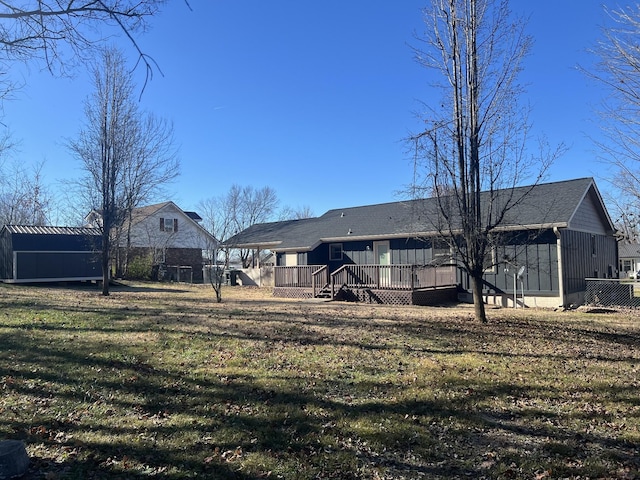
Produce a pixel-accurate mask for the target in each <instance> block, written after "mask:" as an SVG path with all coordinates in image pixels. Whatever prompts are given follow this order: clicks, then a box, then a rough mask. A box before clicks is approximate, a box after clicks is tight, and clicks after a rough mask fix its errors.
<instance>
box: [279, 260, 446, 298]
mask: <svg viewBox="0 0 640 480" xmlns="http://www.w3.org/2000/svg"><path fill="white" fill-rule="evenodd" d="M274 275H275V286H276V287H294V288H311V289H313V294H314V296H315V295H318V294H319V293H320V291H321V290H322V289H323V288H324V287H325V286H327V285H330V286H331V289H332V292H333V295H335V294H336V290H337V289H339V288H341V287H347V288H372V289H381V290H416V289H419V288H433V287H442V286H449V285H455V284H456V267H455V266H453V265H447V266H441V267H433V266H426V265H343V266H342V267H340V268H339V269H338V270H336V271H335V272H333V273H331V275H329V270H328V267H327V266H326V265H300V266H295V267H275V268H274Z"/></svg>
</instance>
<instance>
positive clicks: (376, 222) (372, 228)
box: [225, 178, 608, 250]
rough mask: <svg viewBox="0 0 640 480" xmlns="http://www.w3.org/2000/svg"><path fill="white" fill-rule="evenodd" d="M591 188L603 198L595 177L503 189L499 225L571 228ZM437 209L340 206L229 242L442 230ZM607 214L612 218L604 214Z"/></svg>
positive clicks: (302, 241) (313, 241)
mask: <svg viewBox="0 0 640 480" xmlns="http://www.w3.org/2000/svg"><path fill="white" fill-rule="evenodd" d="M592 189H593V192H594V193H593V194H594V195H597V196H598V198H599V194H598V193H597V189H596V188H595V184H594V182H593V179H591V178H581V179H576V180H568V181H564V182H554V183H545V184H539V185H536V186H534V187H517V188H515V189H508V190H507V189H505V190H501V191H499V192H498V194H497V195H494V196H493V199H494V205H495V204H501V205H509V206H510V208H508V209H507V213H506V215H505V218H504V220H503V221H502V222H500V226H501V227H500V228H504V229H520V228H539V227H542V226H545V227H548V228H551V227H567V226H568V225H569V223H570V222H571V220H572V217H573V215H574V214H575V212H576V210H577V208H578V206H579V205H580V203H581V202H582V200H583V199H584V198H585V196H586V195H587V194H588V193H589V191H590V190H592ZM483 195H484V196H485V201H484V202H483V205H487V204H489V202H488V201H487V200H488V199H489V198H490V197H489V194H488V193H484V194H483ZM499 210H501V209H497V208H496V209H495V211H499ZM438 211H439V209H438V204H437V199H435V198H429V199H422V200H408V201H401V202H392V203H383V204H377V205H366V206H360V207H350V208H340V209H334V210H329V211H328V212H326V213H325V214H324V215H322V216H320V217H316V218H309V219H303V220H290V221H285V222H273V223H263V224H257V225H253V226H252V227H250V228H248V229H246V230H244V231H242V232H240V233H238V234H237V235H235V236H233V237H232V238H230V239H229V240H227V241H226V242H225V243H226V244H228V245H234V246H245V247H248V248H255V247H257V246H260V248H273V247H277V249H278V250H286V249H292V250H293V249H296V250H304V249H313V248H315V246H317V245H318V244H319V243H320V242H328V241H347V240H356V239H364V238H366V239H376V238H379V239H386V238H393V237H397V238H400V237H409V236H418V235H429V234H430V235H434V234H436V233H437V232H438V225H437V223H438V221H437V219H438ZM604 216H605V217H606V220H607V221H608V216H607V215H606V212H605V213H604ZM455 221H456V220H455V219H454V222H455ZM453 229H454V230H455V229H456V226H455V225H454V228H453Z"/></svg>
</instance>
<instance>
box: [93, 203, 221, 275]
mask: <svg viewBox="0 0 640 480" xmlns="http://www.w3.org/2000/svg"><path fill="white" fill-rule="evenodd" d="M88 221H89V222H90V223H93V224H95V223H96V222H97V221H99V214H96V213H95V212H94V213H93V214H92V216H90V217H88ZM201 222H202V218H201V217H200V216H199V215H198V214H197V213H195V212H185V211H183V210H182V209H181V208H179V207H178V206H177V205H176V204H175V203H173V202H171V201H169V202H163V203H158V204H155V205H148V206H145V207H140V208H136V209H134V210H133V212H132V214H131V217H130V220H126V221H125V222H124V224H123V226H122V228H120V229H119V231H118V232H117V233H116V235H115V243H116V245H117V250H116V253H115V258H114V261H113V264H114V265H115V266H116V270H117V271H118V273H122V272H123V270H124V265H131V264H132V263H134V262H136V261H138V262H140V261H142V262H147V263H148V264H149V266H150V267H151V270H152V275H151V276H152V278H153V279H154V280H168V281H181V282H192V283H202V282H203V280H204V276H203V266H204V263H205V260H204V256H203V252H207V251H211V250H213V247H214V246H215V244H216V239H215V238H214V237H213V235H211V233H209V232H208V231H207V230H206V229H205V228H204V227H203V226H202V225H201Z"/></svg>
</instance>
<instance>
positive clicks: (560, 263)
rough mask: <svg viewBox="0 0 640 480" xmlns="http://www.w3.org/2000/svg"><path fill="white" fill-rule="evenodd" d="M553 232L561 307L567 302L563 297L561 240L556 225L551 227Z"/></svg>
mask: <svg viewBox="0 0 640 480" xmlns="http://www.w3.org/2000/svg"><path fill="white" fill-rule="evenodd" d="M553 233H555V234H556V238H557V239H558V241H557V242H556V248H557V249H558V252H557V253H558V290H559V293H560V301H561V303H560V306H561V307H565V306H566V304H567V302H566V297H565V292H564V280H563V279H564V272H563V268H562V265H563V264H562V242H561V234H560V230H559V229H558V227H553Z"/></svg>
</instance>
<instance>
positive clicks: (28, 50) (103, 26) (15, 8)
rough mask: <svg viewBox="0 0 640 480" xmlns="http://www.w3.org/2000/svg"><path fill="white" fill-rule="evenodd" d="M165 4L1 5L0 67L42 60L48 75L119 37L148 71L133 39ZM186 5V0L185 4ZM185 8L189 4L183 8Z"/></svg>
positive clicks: (149, 63)
mask: <svg viewBox="0 0 640 480" xmlns="http://www.w3.org/2000/svg"><path fill="white" fill-rule="evenodd" d="M166 2H167V0H67V1H65V2H61V1H59V0H25V1H21V2H8V1H2V2H0V62H2V61H5V62H11V61H15V60H20V61H28V60H32V59H38V60H42V61H44V63H45V65H46V67H47V68H48V69H49V70H50V71H51V72H52V73H65V72H66V71H68V70H69V68H70V67H72V66H74V65H76V64H78V63H83V62H85V61H86V60H88V59H90V58H92V56H93V54H94V53H95V51H96V48H101V47H103V46H104V42H105V41H107V39H109V38H111V37H112V36H113V34H114V33H117V32H120V33H121V34H124V36H125V37H126V38H127V39H128V41H129V42H130V43H131V44H132V45H133V47H134V48H135V50H136V51H137V53H138V58H139V62H141V63H142V64H143V65H144V66H145V68H146V72H147V78H149V77H150V75H152V73H153V60H152V59H151V58H150V57H149V56H148V55H146V54H145V53H144V52H143V50H142V49H141V47H140V46H139V44H138V42H137V40H136V35H137V34H138V33H140V32H144V31H145V30H146V29H147V28H148V20H149V19H150V18H151V17H152V16H153V15H156V14H157V13H158V12H159V10H160V8H161V7H162V6H163V5H164V4H165V3H166ZM185 3H186V0H185ZM187 5H188V3H187Z"/></svg>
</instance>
